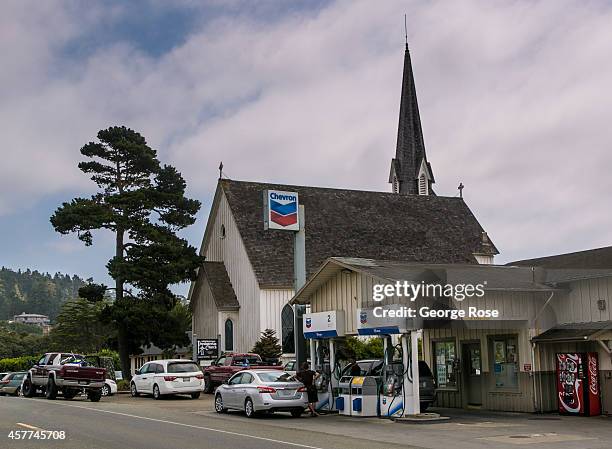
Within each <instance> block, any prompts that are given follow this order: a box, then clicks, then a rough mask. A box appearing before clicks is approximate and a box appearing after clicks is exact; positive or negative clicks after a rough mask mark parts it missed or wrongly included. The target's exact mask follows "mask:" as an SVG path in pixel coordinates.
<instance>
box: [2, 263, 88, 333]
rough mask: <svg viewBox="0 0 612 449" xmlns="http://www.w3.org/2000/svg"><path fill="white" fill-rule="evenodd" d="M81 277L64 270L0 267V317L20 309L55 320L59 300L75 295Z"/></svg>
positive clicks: (5, 318) (11, 316) (18, 311)
mask: <svg viewBox="0 0 612 449" xmlns="http://www.w3.org/2000/svg"><path fill="white" fill-rule="evenodd" d="M84 284H85V281H84V280H83V279H81V278H79V277H78V276H72V277H70V276H69V275H67V274H62V273H55V275H53V276H52V275H50V274H49V273H40V272H38V271H30V270H27V271H21V270H18V271H13V270H11V269H9V268H5V267H2V268H1V269H0V320H10V319H13V316H14V315H18V314H20V313H22V312H26V313H41V314H43V315H48V316H49V317H50V318H51V322H53V321H54V320H55V318H56V317H57V314H58V313H59V311H60V309H61V306H62V304H63V303H64V302H65V301H66V300H68V299H71V298H75V297H77V295H78V290H79V287H81V286H83V285H84Z"/></svg>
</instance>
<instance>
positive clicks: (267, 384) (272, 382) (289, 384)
mask: <svg viewBox="0 0 612 449" xmlns="http://www.w3.org/2000/svg"><path fill="white" fill-rule="evenodd" d="M307 406H308V397H307V395H306V388H305V387H304V385H303V384H302V383H301V382H299V381H297V380H296V379H295V377H293V376H292V375H291V374H289V373H287V372H286V371H279V370H263V369H262V370H257V369H249V370H244V371H240V372H239V373H236V374H234V376H232V377H231V378H230V379H229V380H228V381H227V383H224V384H223V385H220V386H219V387H217V390H216V391H215V411H216V412H217V413H225V412H226V411H227V410H244V413H245V414H246V415H247V416H248V417H249V418H253V417H254V416H255V415H256V414H257V413H258V412H262V411H267V412H276V411H279V412H291V415H292V416H293V417H296V418H297V417H299V416H301V414H302V413H303V412H304V409H305V408H306V407H307Z"/></svg>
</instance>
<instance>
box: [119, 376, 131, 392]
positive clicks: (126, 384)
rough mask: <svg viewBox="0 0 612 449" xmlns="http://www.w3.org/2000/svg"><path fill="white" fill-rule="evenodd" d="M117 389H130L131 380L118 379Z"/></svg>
mask: <svg viewBox="0 0 612 449" xmlns="http://www.w3.org/2000/svg"><path fill="white" fill-rule="evenodd" d="M117 391H130V381H129V380H125V379H122V380H120V381H118V382H117Z"/></svg>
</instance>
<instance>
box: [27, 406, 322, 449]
mask: <svg viewBox="0 0 612 449" xmlns="http://www.w3.org/2000/svg"><path fill="white" fill-rule="evenodd" d="M21 400H26V401H36V403H38V404H49V405H57V406H60V407H72V408H82V409H85V410H91V411H93V412H100V413H110V414H111V415H119V416H127V417H129V418H136V419H142V420H146V421H154V422H161V423H165V424H173V425H175V426H182V427H189V428H192V429H200V430H207V431H209V432H218V433H223V434H226V435H234V436H237V437H246V438H253V439H255V440H261V441H269V442H271V443H278V444H286V445H288V446H295V447H303V448H305V449H322V448H320V447H317V446H308V445H306V444H300V443H293V442H291V441H282V440H275V439H273V438H265V437H258V436H255V435H249V434H246V433H239V432H232V431H230V430H221V429H213V428H211V427H202V426H196V425H193V424H185V423H181V422H176V421H167V420H165V419H157V418H149V417H147V416H139V415H132V414H130V413H122V412H113V411H111V410H100V409H97V408H92V407H85V406H82V405H73V404H62V403H59V402H51V401H39V400H37V399H30V398H21ZM17 424H20V423H17ZM26 426H27V424H26ZM36 429H37V430H42V429H38V428H36Z"/></svg>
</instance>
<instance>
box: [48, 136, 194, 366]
mask: <svg viewBox="0 0 612 449" xmlns="http://www.w3.org/2000/svg"><path fill="white" fill-rule="evenodd" d="M81 154H82V155H83V156H85V157H86V158H87V159H88V160H86V161H84V162H81V163H79V168H80V169H81V171H83V172H85V173H88V174H90V175H91V180H92V181H94V182H95V183H96V184H97V185H98V188H99V191H98V192H97V193H96V194H94V195H92V196H91V197H90V198H75V199H73V200H72V201H71V202H70V203H63V204H62V206H61V207H59V208H58V209H57V210H56V211H55V213H54V214H53V216H52V217H51V223H52V225H53V227H54V228H55V230H56V231H57V232H60V233H62V234H68V233H73V232H74V233H77V235H78V238H79V239H80V240H82V241H83V242H84V243H85V245H87V246H89V245H91V244H92V242H93V235H92V231H94V230H99V229H106V230H109V231H111V232H112V233H114V236H115V255H114V257H113V258H112V259H111V260H110V261H109V262H108V263H107V265H106V266H107V268H108V271H109V274H110V276H111V277H112V278H113V279H114V280H115V286H114V291H115V301H114V302H113V304H112V306H111V307H110V308H109V310H107V311H106V313H105V314H103V315H104V316H105V317H106V319H107V320H109V322H111V323H112V324H113V325H114V326H115V328H116V332H117V341H118V346H119V356H120V359H121V369H122V371H123V375H124V376H125V378H128V377H129V364H130V361H129V355H130V352H137V351H138V349H139V347H140V345H141V344H148V343H151V342H152V343H154V344H156V345H158V346H160V347H162V348H164V347H169V346H172V345H181V344H186V343H188V342H186V341H185V340H186V337H185V334H184V330H182V331H181V332H175V333H174V334H173V333H170V334H169V333H167V332H163V330H164V329H167V326H166V324H167V322H166V319H171V316H170V315H169V312H170V310H172V308H173V306H174V304H175V302H176V298H175V296H174V295H173V294H172V292H171V291H170V289H169V286H170V285H171V284H176V283H179V282H185V281H189V280H192V279H193V277H194V275H195V270H196V268H197V267H198V266H199V264H200V262H201V258H200V257H199V256H198V255H197V253H196V250H195V248H194V247H192V246H189V244H188V243H187V241H186V240H184V239H181V238H179V237H178V236H177V235H176V232H177V231H179V230H180V229H183V228H185V227H187V226H189V225H191V224H193V223H194V221H195V215H196V213H197V212H198V210H199V208H200V202H199V201H197V200H193V199H189V198H187V197H186V196H185V188H186V184H185V181H184V180H183V177H182V176H181V174H180V173H179V172H178V171H177V170H176V169H175V168H174V167H172V166H169V165H163V166H162V165H161V164H160V162H159V160H158V159H157V153H156V151H155V150H153V149H152V148H150V147H149V146H148V145H147V143H146V141H145V139H144V137H143V136H141V135H140V134H139V133H137V132H135V131H133V130H131V129H128V128H126V127H124V126H122V127H111V128H108V129H106V130H101V131H100V132H99V133H98V141H97V142H90V143H88V144H86V145H85V146H83V147H82V148H81ZM98 299H100V298H98ZM162 324H163V325H162Z"/></svg>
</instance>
